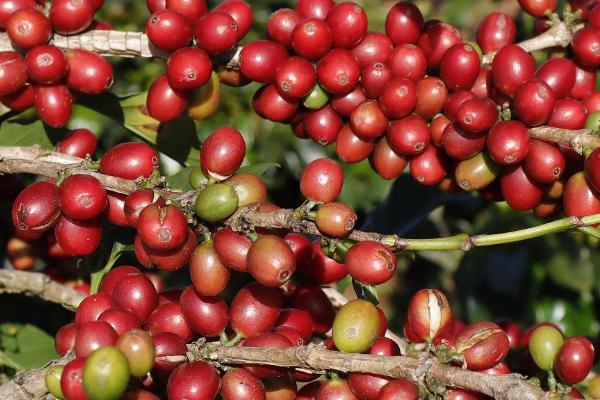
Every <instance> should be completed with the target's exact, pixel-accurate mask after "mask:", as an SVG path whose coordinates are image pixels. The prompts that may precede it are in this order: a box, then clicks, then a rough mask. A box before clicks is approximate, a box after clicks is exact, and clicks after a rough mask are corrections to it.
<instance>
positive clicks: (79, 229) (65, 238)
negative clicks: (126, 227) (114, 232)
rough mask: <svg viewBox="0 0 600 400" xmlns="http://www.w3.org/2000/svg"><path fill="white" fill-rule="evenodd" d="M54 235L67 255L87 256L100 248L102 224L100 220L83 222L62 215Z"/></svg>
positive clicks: (94, 219)
mask: <svg viewBox="0 0 600 400" xmlns="http://www.w3.org/2000/svg"><path fill="white" fill-rule="evenodd" d="M54 235H55V236H56V241H57V242H58V244H59V246H60V247H61V248H62V249H63V250H64V251H65V252H66V253H67V254H69V255H71V256H86V255H89V254H92V253H93V252H94V251H96V250H97V249H98V247H99V246H100V241H101V239H102V223H101V221H100V219H98V218H93V219H88V220H83V221H82V220H76V219H72V218H69V217H66V216H64V215H61V216H60V218H59V219H58V222H57V223H56V227H55V228H54Z"/></svg>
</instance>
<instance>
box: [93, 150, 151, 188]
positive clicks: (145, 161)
mask: <svg viewBox="0 0 600 400" xmlns="http://www.w3.org/2000/svg"><path fill="white" fill-rule="evenodd" d="M158 166H159V159H158V154H157V153H156V151H154V149H152V147H150V146H148V145H147V144H146V143H136V142H127V143H120V144H118V145H116V146H113V147H111V148H110V149H108V151H107V152H106V153H104V156H103V157H102V159H101V160H100V172H102V173H103V174H106V175H112V176H118V177H119V178H123V179H136V178H138V177H140V176H143V177H144V178H148V177H150V175H151V174H152V171H154V169H155V168H158Z"/></svg>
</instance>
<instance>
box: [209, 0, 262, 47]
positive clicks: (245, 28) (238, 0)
mask: <svg viewBox="0 0 600 400" xmlns="http://www.w3.org/2000/svg"><path fill="white" fill-rule="evenodd" d="M213 11H218V12H223V13H225V14H228V15H230V16H231V18H233V20H234V21H235V23H236V24H237V27H238V36H239V38H240V39H241V38H243V37H244V36H246V34H247V33H248V32H249V31H250V28H251V27H252V22H253V19H254V14H253V12H252V7H251V6H250V4H248V3H247V2H245V1H244V0H224V1H222V2H220V3H219V4H217V6H216V7H215V8H214V10H213Z"/></svg>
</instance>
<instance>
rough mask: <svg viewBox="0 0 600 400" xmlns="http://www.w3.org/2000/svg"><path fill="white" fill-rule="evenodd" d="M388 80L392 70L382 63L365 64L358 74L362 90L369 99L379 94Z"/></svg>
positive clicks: (390, 78) (390, 77)
mask: <svg viewBox="0 0 600 400" xmlns="http://www.w3.org/2000/svg"><path fill="white" fill-rule="evenodd" d="M390 80H392V70H391V69H390V68H389V67H388V66H387V65H385V64H382V63H375V64H370V65H367V66H366V67H365V68H364V69H363V70H362V72H361V75H360V81H361V88H362V91H363V92H364V94H365V96H367V97H368V98H371V99H376V98H378V97H379V96H381V95H382V93H383V90H384V88H385V85H386V84H387V83H388V82H389V81H390Z"/></svg>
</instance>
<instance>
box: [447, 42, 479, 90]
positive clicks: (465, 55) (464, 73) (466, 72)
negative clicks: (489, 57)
mask: <svg viewBox="0 0 600 400" xmlns="http://www.w3.org/2000/svg"><path fill="white" fill-rule="evenodd" d="M479 66H480V62H479V54H477V52H476V51H475V49H474V48H473V47H472V46H471V45H468V44H455V45H454V46H452V47H450V48H449V49H448V51H446V53H445V54H444V56H443V57H442V60H441V62H440V77H441V78H442V80H443V81H444V83H445V84H446V87H448V89H450V90H457V89H470V88H471V86H473V83H474V82H475V79H477V75H479Z"/></svg>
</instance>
